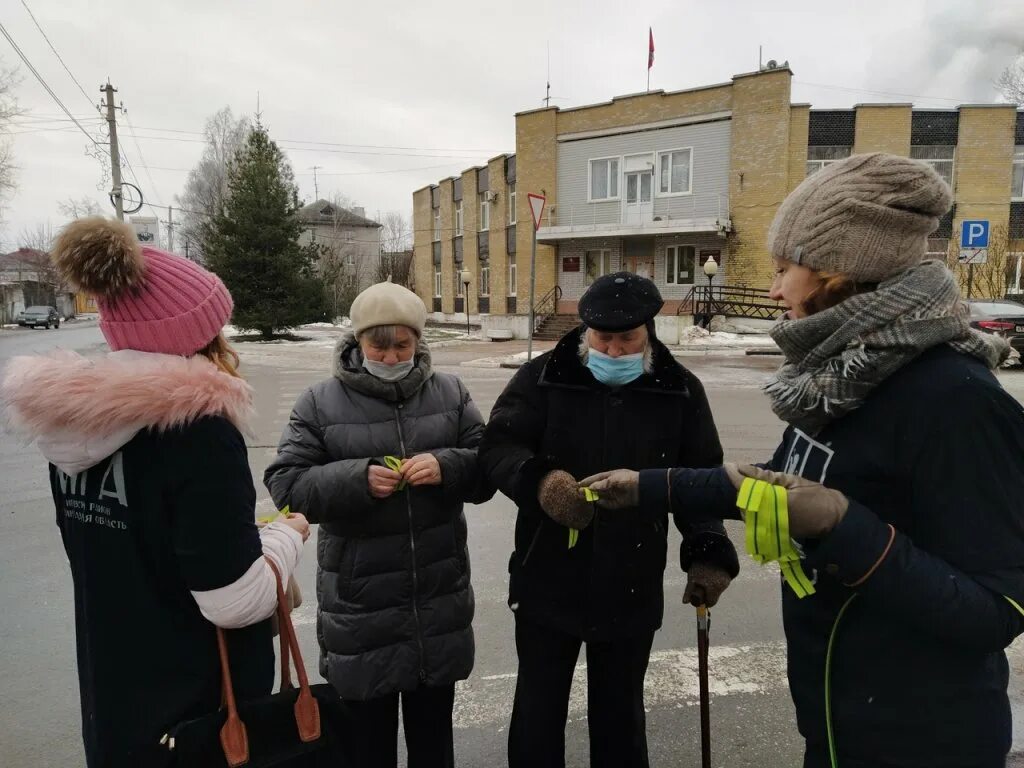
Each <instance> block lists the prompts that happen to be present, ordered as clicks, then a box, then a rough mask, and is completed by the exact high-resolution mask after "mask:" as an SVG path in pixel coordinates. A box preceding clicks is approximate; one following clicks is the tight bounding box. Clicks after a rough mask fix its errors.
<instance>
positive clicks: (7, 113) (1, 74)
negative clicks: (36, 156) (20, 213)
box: [0, 64, 21, 220]
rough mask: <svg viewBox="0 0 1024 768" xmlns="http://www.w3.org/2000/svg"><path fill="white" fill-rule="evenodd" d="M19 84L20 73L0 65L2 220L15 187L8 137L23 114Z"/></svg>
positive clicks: (0, 194) (12, 155)
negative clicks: (16, 95) (18, 96)
mask: <svg viewBox="0 0 1024 768" xmlns="http://www.w3.org/2000/svg"><path fill="white" fill-rule="evenodd" d="M18 82H19V77H18V71H17V70H16V69H8V68H7V67H4V66H3V65H2V64H0V220H2V216H3V205H4V204H5V203H6V202H7V200H8V196H9V195H10V194H11V192H13V191H14V187H15V173H14V172H15V170H16V169H15V166H14V152H13V150H12V149H11V142H10V139H9V138H8V136H7V130H8V128H9V127H10V124H11V120H12V119H13V118H14V117H16V116H17V115H19V114H21V110H20V109H19V108H18V101H17V99H16V98H15V97H14V88H15V86H16V85H17V84H18Z"/></svg>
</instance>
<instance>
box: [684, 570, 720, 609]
mask: <svg viewBox="0 0 1024 768" xmlns="http://www.w3.org/2000/svg"><path fill="white" fill-rule="evenodd" d="M731 582H732V577H731V576H729V574H728V573H726V572H725V571H724V570H722V569H721V568H716V567H715V566H713V565H708V564H707V563H700V562H695V563H693V565H691V566H690V570H689V572H688V573H687V574H686V588H685V589H684V590H683V604H684V605H685V604H686V603H689V604H690V605H706V606H707V607H708V608H710V607H711V606H713V605H714V604H715V603H717V602H718V598H720V597H721V596H722V593H723V592H725V590H726V589H727V588H728V587H729V584H730V583H731Z"/></svg>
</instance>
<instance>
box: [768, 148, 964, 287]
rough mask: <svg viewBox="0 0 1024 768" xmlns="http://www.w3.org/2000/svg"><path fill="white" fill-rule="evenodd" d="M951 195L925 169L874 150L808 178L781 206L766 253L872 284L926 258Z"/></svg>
mask: <svg viewBox="0 0 1024 768" xmlns="http://www.w3.org/2000/svg"><path fill="white" fill-rule="evenodd" d="M952 204H953V193H952V191H950V189H949V185H948V184H946V182H945V181H943V179H942V177H941V176H939V174H938V173H936V172H935V170H934V169H933V168H932V167H931V166H930V165H928V164H927V163H922V162H920V161H918V160H910V159H909V158H906V157H899V156H897V155H888V154H884V153H882V152H876V153H874V154H869V155H854V156H853V157H849V158H847V159H845V160H841V161H839V162H837V163H832V164H831V165H829V166H826V167H825V168H824V169H822V170H820V171H818V172H817V173H814V174H812V175H810V176H808V177H807V178H806V179H804V180H803V182H801V184H800V186H798V187H797V188H796V189H794V190H793V191H792V192H791V193H790V194H789V197H787V198H786V199H785V200H784V201H783V203H782V205H781V206H780V207H779V211H778V213H777V214H776V215H775V220H774V221H773V222H772V226H771V229H769V231H768V250H769V251H770V252H771V254H772V256H774V257H775V258H777V259H786V260H788V261H791V262H793V263H794V264H800V265H802V266H805V267H809V268H810V269H813V270H816V271H825V272H835V273H839V274H843V275H846V276H848V277H850V278H852V279H853V280H854V281H856V282H860V283H877V282H881V281H882V280H885V279H886V278H889V277H893V276H895V275H898V274H900V273H901V272H905V271H906V270H908V269H910V268H911V267H913V266H914V265H916V264H918V263H919V262H921V261H922V260H923V259H924V255H925V253H926V251H927V247H928V236H929V235H930V234H931V233H932V232H934V231H935V230H936V228H938V226H939V217H941V216H943V215H945V213H946V212H947V211H949V209H950V206H952Z"/></svg>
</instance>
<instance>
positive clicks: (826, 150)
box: [807, 146, 852, 176]
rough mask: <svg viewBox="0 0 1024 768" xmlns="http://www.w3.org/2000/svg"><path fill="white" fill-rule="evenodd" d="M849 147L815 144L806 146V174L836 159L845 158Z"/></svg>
mask: <svg viewBox="0 0 1024 768" xmlns="http://www.w3.org/2000/svg"><path fill="white" fill-rule="evenodd" d="M851 149H852V148H851V147H843V146H831V147H828V146H817V147H808V148H807V175H808V176H810V175H811V174H812V173H817V172H818V171H820V170H821V169H822V168H824V167H825V166H826V165H832V163H834V162H836V161H837V160H845V159H846V158H848V157H849V156H850V150H851Z"/></svg>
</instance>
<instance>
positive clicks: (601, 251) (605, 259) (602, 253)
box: [583, 248, 612, 285]
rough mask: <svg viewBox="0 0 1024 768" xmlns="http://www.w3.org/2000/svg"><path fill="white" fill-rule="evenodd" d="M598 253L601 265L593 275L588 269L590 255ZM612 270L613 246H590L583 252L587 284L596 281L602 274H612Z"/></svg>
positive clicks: (584, 274)
mask: <svg viewBox="0 0 1024 768" xmlns="http://www.w3.org/2000/svg"><path fill="white" fill-rule="evenodd" d="M592 253H596V254H597V255H598V256H597V258H598V260H599V261H600V266H599V268H598V271H597V273H596V274H594V275H593V277H591V275H590V269H588V261H587V259H588V257H589V255H590V254H592ZM611 271H612V251H611V248H588V249H587V250H585V251H584V252H583V279H584V281H586V284H587V285H590V284H592V283H593V282H594V280H595V279H597V278H599V277H601V276H602V275H607V274H610V273H611Z"/></svg>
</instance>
